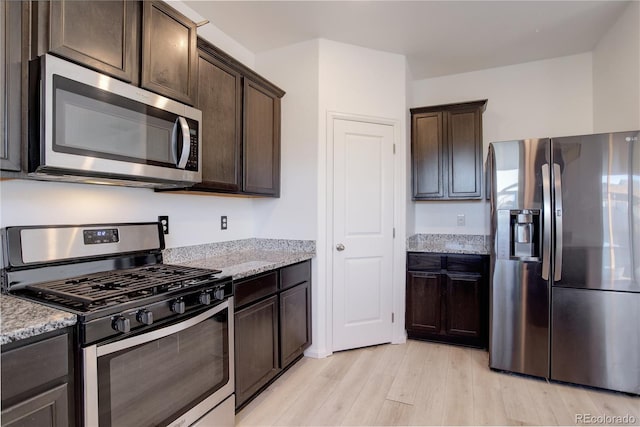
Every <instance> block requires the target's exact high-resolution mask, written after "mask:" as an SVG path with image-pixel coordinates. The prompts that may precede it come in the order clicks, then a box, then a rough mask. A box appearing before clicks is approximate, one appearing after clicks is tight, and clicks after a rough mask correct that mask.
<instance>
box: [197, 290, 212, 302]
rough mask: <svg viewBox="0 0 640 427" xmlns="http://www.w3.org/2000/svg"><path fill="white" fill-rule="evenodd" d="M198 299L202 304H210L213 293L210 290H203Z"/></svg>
mask: <svg viewBox="0 0 640 427" xmlns="http://www.w3.org/2000/svg"><path fill="white" fill-rule="evenodd" d="M198 301H199V302H200V304H202V305H209V304H211V294H210V293H209V292H202V293H201V294H200V296H199V297H198Z"/></svg>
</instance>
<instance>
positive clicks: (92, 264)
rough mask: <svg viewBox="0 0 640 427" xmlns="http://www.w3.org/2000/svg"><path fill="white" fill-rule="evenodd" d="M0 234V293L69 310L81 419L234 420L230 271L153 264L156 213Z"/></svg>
mask: <svg viewBox="0 0 640 427" xmlns="http://www.w3.org/2000/svg"><path fill="white" fill-rule="evenodd" d="M0 235H1V238H2V243H3V245H2V247H3V248H2V249H3V251H2V257H3V266H4V269H3V274H2V287H3V291H4V292H8V293H11V294H13V295H16V296H20V297H24V298H28V299H30V300H34V301H37V302H40V303H42V304H46V305H50V306H52V307H56V308H59V309H63V310H67V311H70V312H72V313H75V314H76V315H77V316H78V324H77V328H78V330H77V337H78V339H77V352H78V353H77V357H78V358H79V360H80V361H81V368H80V370H79V371H80V372H79V374H80V375H79V377H78V384H81V387H80V390H78V393H77V400H78V401H81V402H82V405H79V406H80V407H81V408H82V414H80V417H79V418H80V419H81V420H82V422H83V423H84V425H85V426H87V427H89V426H91V427H93V426H99V427H111V426H113V427H115V426H127V427H129V426H158V425H161V426H189V425H193V426H207V427H208V426H217V425H233V424H234V408H235V400H234V395H233V391H234V371H233V360H234V355H233V348H234V345H233V287H232V283H231V278H229V277H222V276H221V275H220V271H214V270H205V269H198V268H191V267H184V266H177V265H168V264H163V263H162V249H163V248H164V235H163V233H162V229H161V227H160V224H159V223H136V224H101V225H81V226H36V227H33V226H25V227H7V228H5V229H3V230H2V233H1V234H0Z"/></svg>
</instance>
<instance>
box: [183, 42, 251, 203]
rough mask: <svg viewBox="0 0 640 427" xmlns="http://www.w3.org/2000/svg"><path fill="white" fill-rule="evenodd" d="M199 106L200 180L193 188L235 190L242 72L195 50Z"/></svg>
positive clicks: (237, 171) (240, 137)
mask: <svg viewBox="0 0 640 427" xmlns="http://www.w3.org/2000/svg"><path fill="white" fill-rule="evenodd" d="M198 87H199V90H198V97H197V102H196V108H198V109H200V110H202V183H200V184H196V185H195V186H194V189H202V190H221V191H234V192H235V191H239V190H240V177H241V174H240V167H241V165H240V150H241V149H242V76H241V75H240V73H238V72H237V71H234V70H232V69H231V68H229V67H227V66H225V65H224V64H222V63H221V62H220V61H218V60H216V59H215V58H214V57H213V56H211V55H209V54H207V53H206V52H203V51H199V52H198Z"/></svg>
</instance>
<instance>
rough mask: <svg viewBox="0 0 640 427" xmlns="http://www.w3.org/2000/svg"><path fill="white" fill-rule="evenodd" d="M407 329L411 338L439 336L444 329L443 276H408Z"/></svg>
mask: <svg viewBox="0 0 640 427" xmlns="http://www.w3.org/2000/svg"><path fill="white" fill-rule="evenodd" d="M405 322H406V328H407V331H408V332H409V336H411V335H412V333H416V334H418V335H419V334H439V333H440V331H441V329H442V327H441V326H442V289H441V275H440V274H437V273H417V272H409V273H408V274H407V308H406V319H405Z"/></svg>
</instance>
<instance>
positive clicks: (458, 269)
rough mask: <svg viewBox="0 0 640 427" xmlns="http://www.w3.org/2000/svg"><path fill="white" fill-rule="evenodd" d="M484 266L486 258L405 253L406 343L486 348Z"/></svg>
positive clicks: (486, 314) (486, 273)
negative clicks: (424, 341)
mask: <svg viewBox="0 0 640 427" xmlns="http://www.w3.org/2000/svg"><path fill="white" fill-rule="evenodd" d="M488 263H489V259H488V257H487V256H485V255H451V254H427V253H409V255H408V261H407V265H408V271H407V289H406V306H407V309H406V318H405V324H406V328H407V335H408V337H409V338H414V339H425V340H434V341H442V342H450V343H455V344H464V345H469V346H474V347H481V348H486V347H487V344H488V343H487V334H488V324H489V307H488V265H489V264H488Z"/></svg>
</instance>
